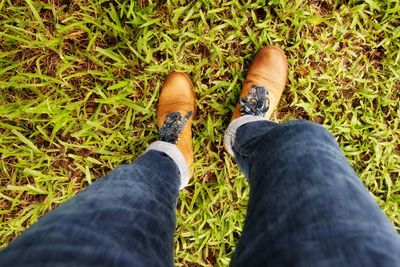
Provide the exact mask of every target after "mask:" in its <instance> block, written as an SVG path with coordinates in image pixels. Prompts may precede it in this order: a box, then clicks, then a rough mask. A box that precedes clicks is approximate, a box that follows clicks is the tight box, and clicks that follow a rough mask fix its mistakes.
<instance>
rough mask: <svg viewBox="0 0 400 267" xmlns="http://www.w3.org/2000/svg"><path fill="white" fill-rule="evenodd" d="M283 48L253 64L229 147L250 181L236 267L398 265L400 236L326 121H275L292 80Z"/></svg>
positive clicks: (268, 49) (228, 138) (268, 51)
mask: <svg viewBox="0 0 400 267" xmlns="http://www.w3.org/2000/svg"><path fill="white" fill-rule="evenodd" d="M287 73H288V67H287V60H286V56H285V54H284V52H283V51H282V50H281V49H279V48H277V47H271V46H268V47H265V48H263V49H261V50H260V51H259V52H258V53H257V55H256V57H255V58H254V60H253V62H252V64H251V65H250V68H249V71H248V73H247V77H246V80H245V83H244V86H243V90H242V92H241V97H240V99H239V103H238V105H237V106H236V109H235V111H234V113H233V116H232V121H231V123H230V125H229V127H228V129H227V130H226V133H225V140H224V141H225V148H226V149H227V151H228V152H229V153H230V154H231V155H232V156H234V157H235V159H236V161H237V163H238V164H239V167H240V169H241V170H242V171H243V173H244V174H245V176H246V177H247V179H248V181H249V183H250V200H249V203H248V210H247V218H246V222H245V226H244V230H243V234H242V236H241V239H240V241H239V244H238V246H237V250H236V252H235V254H234V257H233V259H232V266H307V267H308V266H319V267H321V266H353V267H354V266H360V267H361V266H363V267H364V266H400V240H399V236H398V235H397V233H396V232H395V230H394V227H393V226H392V225H391V224H390V223H389V222H388V220H387V218H386V217H385V215H384V214H383V213H382V212H381V211H380V210H379V207H378V206H377V204H376V203H375V202H374V200H373V199H372V197H371V196H370V195H369V193H368V191H367V190H366V189H365V188H364V187H363V185H362V183H361V182H360V180H359V178H358V177H357V175H356V174H355V173H354V171H353V170H352V168H351V167H350V166H349V164H348V163H347V161H346V159H345V157H344V156H343V154H342V153H341V151H340V149H339V147H338V144H337V143H336V141H335V140H334V138H333V137H332V136H331V135H330V134H329V133H328V132H327V131H326V130H325V129H324V128H323V127H322V126H320V125H317V124H312V123H309V122H304V121H292V122H288V123H284V124H282V125H279V124H276V123H274V122H271V121H269V119H270V118H271V114H272V113H273V111H274V109H275V108H276V107H277V106H278V102H279V99H280V97H281V95H282V92H283V90H284V87H285V84H286V81H287Z"/></svg>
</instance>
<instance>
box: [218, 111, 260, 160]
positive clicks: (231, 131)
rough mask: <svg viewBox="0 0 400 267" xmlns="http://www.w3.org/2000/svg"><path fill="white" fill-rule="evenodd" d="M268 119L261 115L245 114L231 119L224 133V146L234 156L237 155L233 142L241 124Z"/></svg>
mask: <svg viewBox="0 0 400 267" xmlns="http://www.w3.org/2000/svg"><path fill="white" fill-rule="evenodd" d="M266 120H267V119H266V118H264V117H261V116H254V115H244V116H240V117H239V118H237V119H234V120H233V121H231V123H230V124H229V126H228V128H227V129H226V130H225V135H224V146H225V149H226V151H227V152H228V153H229V154H230V155H231V156H232V157H235V156H234V153H233V144H234V142H235V138H236V131H237V129H238V128H239V127H240V126H242V125H244V124H247V123H250V122H255V121H266Z"/></svg>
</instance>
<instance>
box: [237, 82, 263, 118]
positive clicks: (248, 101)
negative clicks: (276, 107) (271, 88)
mask: <svg viewBox="0 0 400 267" xmlns="http://www.w3.org/2000/svg"><path fill="white" fill-rule="evenodd" d="M239 105H240V113H241V115H242V116H243V115H255V116H262V117H264V116H265V114H266V113H267V111H268V109H269V94H268V91H267V89H265V87H263V86H255V85H253V86H252V87H251V89H250V90H249V93H248V95H247V96H246V97H241V98H239Z"/></svg>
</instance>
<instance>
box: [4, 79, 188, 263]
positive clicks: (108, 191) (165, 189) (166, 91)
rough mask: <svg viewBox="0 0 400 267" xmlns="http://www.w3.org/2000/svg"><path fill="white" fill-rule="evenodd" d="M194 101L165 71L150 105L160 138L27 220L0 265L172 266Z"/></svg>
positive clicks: (183, 83) (185, 81) (185, 86)
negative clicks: (153, 105) (70, 196)
mask: <svg viewBox="0 0 400 267" xmlns="http://www.w3.org/2000/svg"><path fill="white" fill-rule="evenodd" d="M177 100H179V102H177ZM194 102H195V99H194V93H193V85H192V83H191V81H190V78H189V77H188V76H187V75H185V74H182V73H172V74H171V75H169V76H168V77H167V79H166V81H165V82H164V86H163V89H162V91H161V95H160V98H159V101H158V109H157V124H158V126H159V128H160V140H161V141H157V142H154V143H153V144H151V145H150V147H149V149H148V151H146V152H145V153H144V154H143V155H142V156H141V157H140V158H139V159H137V160H136V161H135V162H134V163H133V164H130V165H125V166H121V167H119V168H117V169H116V170H114V171H112V172H111V173H110V174H108V175H107V176H105V177H103V178H101V179H99V180H97V181H96V182H94V183H93V184H92V185H90V186H89V187H88V188H87V189H86V190H84V191H82V192H80V193H79V194H78V195H77V196H76V197H74V198H73V199H71V200H70V201H68V202H67V203H65V204H63V205H61V206H60V207H58V208H56V209H55V210H54V211H52V212H50V213H49V214H47V215H46V216H44V217H43V218H42V219H40V220H39V221H38V222H37V223H35V224H33V225H32V226H31V227H30V228H29V229H28V230H27V231H26V232H24V233H23V234H22V235H21V236H20V237H18V238H17V239H16V240H14V241H13V242H11V244H10V245H9V246H8V247H7V248H5V249H4V250H3V251H1V252H0V266H7V267H9V266H38V267H39V266H40V267H43V266H49V267H50V266H51V267H55V266H68V267H70V266H107V267H109V266H118V267H121V266H163V267H164V266H173V265H174V258H173V234H174V230H175V209H176V202H177V198H178V192H179V188H183V187H184V186H186V185H187V183H188V181H189V178H190V174H189V169H188V166H190V164H191V163H192V162H193V154H192V140H191V137H192V132H191V122H192V118H193V115H194V114H193V113H194V109H195V107H194V105H195V103H194Z"/></svg>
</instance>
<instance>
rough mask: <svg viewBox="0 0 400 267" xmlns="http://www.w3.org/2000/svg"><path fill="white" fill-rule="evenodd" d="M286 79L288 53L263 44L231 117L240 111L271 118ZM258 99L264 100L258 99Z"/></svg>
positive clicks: (248, 73) (244, 113)
mask: <svg viewBox="0 0 400 267" xmlns="http://www.w3.org/2000/svg"><path fill="white" fill-rule="evenodd" d="M287 79H288V64H287V58H286V56H285V53H284V52H283V51H282V50H281V49H280V48H278V47H276V46H267V47H264V48H262V49H261V50H260V51H259V52H258V53H257V55H256V57H255V58H254V59H253V62H252V63H251V65H250V68H249V70H248V72H247V77H246V80H245V82H244V85H243V89H242V92H241V94H240V100H239V103H238V104H237V106H236V108H235V111H234V113H233V115H232V120H234V119H236V118H238V117H239V116H241V115H260V116H264V117H265V118H266V119H270V118H271V115H272V113H273V112H274V110H275V109H276V107H277V106H278V103H279V100H280V98H281V96H282V92H283V90H284V88H285V85H286V82H287ZM264 91H266V92H264ZM263 95H264V96H263ZM257 101H258V102H260V101H261V102H263V103H256V102H257ZM257 105H258V106H257Z"/></svg>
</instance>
